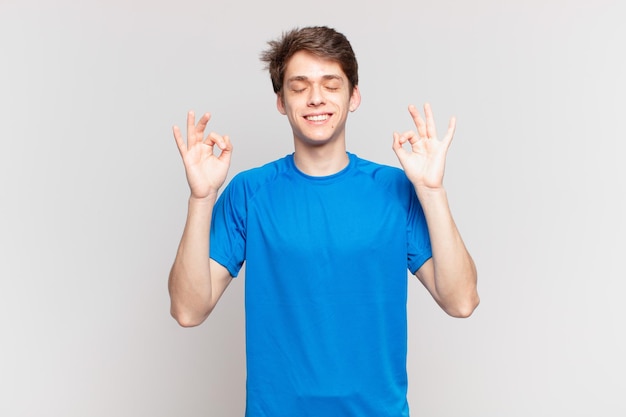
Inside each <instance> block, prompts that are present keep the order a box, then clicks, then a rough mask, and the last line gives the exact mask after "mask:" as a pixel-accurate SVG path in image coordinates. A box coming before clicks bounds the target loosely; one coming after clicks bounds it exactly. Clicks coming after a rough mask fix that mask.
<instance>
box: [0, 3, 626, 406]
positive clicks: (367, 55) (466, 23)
mask: <svg viewBox="0 0 626 417" xmlns="http://www.w3.org/2000/svg"><path fill="white" fill-rule="evenodd" d="M405 3H406V4H405ZM625 17H626V5H625V4H624V3H623V2H618V1H608V0H598V1H595V2H590V1H566V0H543V1H539V0H526V1H496V0H476V1H461V0H458V1H455V0H440V1H428V2H427V1H421V0H419V1H412V2H408V1H406V0H388V1H383V2H381V1H370V0H365V1H352V2H341V1H337V0H320V1H316V2H309V3H307V2H293V1H287V0H267V1H263V2H252V1H250V2H249V4H246V3H240V2H237V1H214V0H202V1H201V0H178V1H171V2H168V1H158V2H154V1H153V2H149V1H145V0H144V1H139V0H135V1H133V0H128V1H120V0H109V1H104V0H102V1H80V2H79V1H68V0H65V1H63V0H59V1H55V2H50V1H44V0H40V1H19V0H0V53H1V55H0V138H1V142H0V181H1V184H0V199H1V200H0V201H1V205H0V210H1V212H0V214H1V215H0V245H1V249H2V250H1V255H0V256H1V261H0V328H1V329H2V330H1V333H0V338H1V339H0V340H1V342H0V415H2V416H63V417H70V416H71V417H74V416H76V417H79V416H80V417H84V416H94V417H99V416H107V417H110V416H116V417H122V416H133V417H136V416H151V417H156V416H176V417H183V416H227V417H230V416H241V415H242V413H243V409H244V381H245V368H244V361H245V356H244V339H243V297H242V294H243V291H242V290H243V280H241V281H236V282H234V284H233V285H231V287H230V288H229V289H228V291H227V293H226V295H225V296H224V298H223V299H222V301H221V302H220V305H219V306H218V308H217V309H216V311H215V312H214V314H213V315H212V316H211V317H210V319H209V320H208V321H207V322H206V323H205V324H203V325H202V326H200V327H198V328H195V329H182V328H179V327H178V326H177V325H176V323H175V322H174V320H173V319H171V318H170V316H169V300H168V295H167V289H166V281H167V275H168V272H169V267H170V265H171V262H172V260H173V256H174V254H175V250H176V247H177V244H178V240H179V237H180V233H181V232H182V227H183V222H184V219H185V210H186V199H187V195H188V189H187V185H186V182H185V177H184V171H183V166H182V163H181V162H180V160H179V155H178V152H177V150H176V147H175V144H174V141H173V139H172V136H171V131H170V129H171V126H172V125H173V124H179V125H183V126H184V123H185V115H186V112H187V110H189V109H194V110H196V111H197V112H198V113H200V112H204V111H211V112H212V113H213V114H214V119H213V122H212V128H213V129H214V130H216V131H218V132H221V133H228V134H230V135H231V137H232V139H233V141H234V144H235V154H234V156H233V164H232V168H231V174H233V173H235V172H238V171H240V170H242V169H245V168H249V167H252V166H256V165H258V164H260V163H263V162H265V161H268V160H271V159H274V158H277V157H281V156H283V155H284V154H286V153H288V152H291V147H292V144H291V139H290V131H289V128H288V125H287V122H286V120H285V119H284V118H283V116H281V115H280V114H278V112H277V111H276V110H275V107H274V96H273V94H272V91H271V86H270V82H269V77H268V76H267V75H266V73H265V72H264V71H263V70H262V65H261V63H260V62H259V61H258V54H259V52H260V51H261V50H262V49H264V48H265V42H266V41H267V40H269V39H272V38H274V37H276V36H278V35H279V34H280V33H281V32H282V31H283V30H287V29H291V28H292V27H294V26H303V25H309V24H325V25H329V26H333V27H335V28H337V29H338V30H340V31H342V32H344V33H345V34H346V35H347V36H348V38H349V39H350V40H351V41H352V43H353V46H354V49H355V51H356V53H357V56H358V58H359V62H360V66H361V73H360V76H361V89H362V94H363V103H362V106H361V108H360V109H359V110H358V111H357V112H356V113H354V114H353V115H352V116H351V121H350V122H349V127H348V138H349V139H348V142H349V148H350V150H352V151H353V152H355V153H357V154H359V155H360V156H362V157H365V158H368V159H373V160H376V161H379V162H384V163H389V164H392V165H397V161H396V160H395V156H394V155H393V152H392V151H391V132H392V131H393V130H407V129H410V128H412V126H411V123H410V118H409V116H408V113H407V112H406V106H407V105H408V104H409V103H415V104H418V105H419V104H421V103H423V102H424V101H430V102H431V103H432V104H433V107H434V109H435V115H436V118H437V120H438V123H439V125H440V129H441V130H443V129H444V127H445V126H446V123H447V118H448V117H449V116H450V115H452V114H455V115H456V116H457V118H458V129H457V135H456V137H455V141H454V143H453V146H452V149H451V151H450V154H449V162H448V170H447V173H446V185H447V187H448V189H449V195H450V198H451V204H452V209H453V212H454V213H455V217H456V220H457V223H458V225H459V227H460V229H461V232H462V234H463V236H464V238H465V240H466V243H467V245H468V247H469V249H470V251H471V252H472V254H473V255H474V258H475V260H476V262H477V264H478V268H479V279H480V293H481V296H482V304H481V305H480V307H479V308H478V310H477V311H476V313H475V314H474V316H472V317H471V318H470V319H467V320H457V319H451V318H448V317H447V316H445V314H444V313H443V312H441V311H440V310H439V309H438V307H436V305H435V303H434V302H433V301H432V300H431V299H430V298H429V297H428V295H427V294H426V291H425V290H424V289H423V288H422V287H421V286H420V285H419V283H418V282H417V281H416V280H411V285H410V292H411V294H410V295H411V300H410V304H409V311H410V314H411V315H410V326H411V327H410V335H411V338H410V358H409V373H410V381H411V386H410V398H409V400H410V403H411V407H412V411H413V414H414V415H415V416H429V417H430V416H432V417H435V416H446V417H447V416H480V417H491V416H493V417H501V416H507V417H516V416H523V417H527V416H535V417H536V416H550V417H553V416H566V415H567V416H596V415H597V416H603V417H608V416H624V415H626V404H625V400H624V397H623V394H624V392H626V383H625V382H624V374H625V372H626V359H624V356H625V355H624V354H625V352H626V341H625V339H626V338H625V334H624V327H625V319H626V314H625V313H624V295H623V294H624V292H625V290H626V284H625V283H624V281H625V278H626V274H625V273H624V267H623V264H624V261H623V259H624V252H625V249H626V244H625V243H624V234H625V232H626V230H625V229H626V227H625V221H624V212H625V203H624V198H623V197H624V190H625V185H626V184H625V178H626V172H625V171H626V169H625V168H624V162H623V159H624V158H623V152H624V150H625V149H624V148H625V147H624V144H623V142H624V139H625V134H624V115H625V114H626V104H625V93H626V81H625V78H626V76H625V74H626V52H625V50H626V48H625V46H626V45H625V41H624V39H626V29H625V26H624V18H625Z"/></svg>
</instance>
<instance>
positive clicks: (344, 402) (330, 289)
mask: <svg viewBox="0 0 626 417" xmlns="http://www.w3.org/2000/svg"><path fill="white" fill-rule="evenodd" d="M262 60H263V61H264V62H266V63H267V65H268V69H269V72H270V76H271V79H272V84H273V88H274V92H275V93H276V105H277V108H278V111H279V112H280V113H282V114H284V115H285V116H287V119H288V120H289V123H290V125H291V128H292V131H293V140H294V148H295V149H294V152H293V154H291V155H287V156H286V157H284V158H282V159H279V160H277V161H274V162H271V163H269V164H267V165H264V166H262V167H259V168H256V169H252V170H249V171H246V172H242V173H240V174H238V175H237V176H235V178H233V179H232V181H231V182H230V184H229V185H228V187H226V189H225V190H224V192H223V193H222V195H221V196H220V197H219V199H218V198H217V196H218V190H219V189H220V187H221V186H222V184H223V183H224V181H225V178H226V174H227V170H228V167H229V163H230V158H231V153H232V145H231V143H230V139H229V138H228V136H221V135H219V134H216V133H210V134H209V135H208V136H206V137H205V133H204V132H205V129H206V126H207V123H208V121H209V118H210V116H209V114H205V115H204V116H202V117H201V119H200V121H199V122H198V124H195V119H194V114H193V113H192V112H190V113H189V114H188V117H187V141H186V143H185V141H184V140H183V138H182V135H181V132H180V130H179V129H178V128H177V127H174V137H175V139H176V143H177V145H178V148H179V150H180V153H181V156H182V158H183V162H184V165H185V170H186V174H187V180H188V182H189V186H190V189H191V196H190V198H189V210H188V215H187V223H186V225H185V230H184V232H183V236H182V239H181V242H180V246H179V249H178V253H177V255H176V259H175V261H174V265H173V267H172V270H171V274H170V278H169V291H170V296H171V303H172V304H171V311H172V315H173V316H174V317H175V318H176V320H177V321H178V322H179V323H180V324H181V325H182V326H196V325H199V324H200V323H202V322H203V321H204V320H205V319H206V318H207V316H208V315H209V314H210V313H211V311H212V309H213V308H214V307H215V304H216V303H217V301H218V300H219V298H220V296H221V295H222V293H223V292H224V290H225V289H226V287H227V286H228V284H229V283H230V281H231V280H232V277H235V276H237V274H238V272H239V270H240V268H241V266H242V264H243V263H244V261H245V262H246V289H245V292H246V346H247V348H246V352H247V367H248V373H247V403H246V415H247V416H249V417H261V416H263V417H265V416H271V417H278V416H285V417H294V416H298V417H300V416H317V417H329V416H333V417H334V416H342V417H348V416H368V417H372V416H376V417H386V416H388V417H399V416H408V415H409V411H408V404H407V398H406V393H407V375H406V355H407V351H406V345H407V328H406V326H407V325H406V302H407V269H408V270H410V271H411V273H413V274H415V275H416V276H417V278H418V279H419V280H420V281H421V282H422V283H423V284H424V286H425V287H426V288H427V290H428V291H429V292H430V293H431V294H432V296H433V298H434V299H435V301H436V302H437V303H438V304H439V305H440V306H441V307H442V308H443V309H444V310H445V311H446V312H447V313H448V314H450V315H451V316H455V317H467V316H469V315H470V314H471V313H472V311H473V310H474V309H475V307H476V306H477V305H478V294H477V291H476V269H475V267H474V263H473V261H472V258H471V257H470V255H469V253H468V252H467V250H466V248H465V246H464V244H463V241H462V240H461V236H460V235H459V232H458V231H457V228H456V226H455V224H454V221H453V219H452V216H451V214H450V209H449V207H448V201H447V197H446V191H445V189H444V187H443V175H444V165H445V159H446V153H447V149H448V147H449V145H450V142H451V140H452V136H453V134H454V128H455V120H454V118H452V119H451V120H450V124H449V127H448V131H447V133H446V135H445V136H444V138H443V140H438V139H437V137H436V136H437V134H436V131H435V122H434V120H433V114H432V111H431V109H430V107H429V106H428V105H425V106H424V114H425V119H423V118H422V117H421V115H420V114H419V112H418V110H417V109H416V108H415V107H413V106H410V107H409V112H410V114H411V116H412V118H413V120H414V122H415V125H416V128H417V133H414V132H405V133H403V134H398V133H394V135H393V150H394V151H395V153H396V155H397V156H398V159H399V161H400V164H401V165H402V168H403V170H401V169H398V168H393V167H388V166H382V165H378V164H375V163H372V162H369V161H365V160H363V159H360V158H358V157H357V156H356V155H354V154H350V153H347V152H346V141H345V125H346V120H347V118H348V113H349V112H352V111H355V110H356V109H357V108H358V107H359V103H360V101H361V95H360V92H359V87H358V74H357V61H356V58H355V56H354V53H353V51H352V48H351V46H350V43H349V42H348V40H347V39H346V38H345V37H344V36H343V35H342V34H340V33H338V32H336V31H335V30H333V29H330V28H327V27H307V28H303V29H297V30H292V31H290V32H288V33H285V34H283V36H282V37H281V38H280V39H279V40H276V41H272V42H269V49H268V50H267V51H266V52H264V54H263V55H262ZM407 142H408V143H409V144H410V148H411V149H410V150H408V149H405V148H403V144H405V143H407ZM215 147H217V148H218V149H219V151H216V153H214V148H215ZM218 154H219V156H218ZM207 254H210V258H208V257H207Z"/></svg>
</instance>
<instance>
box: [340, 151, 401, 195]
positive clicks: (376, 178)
mask: <svg viewBox="0 0 626 417" xmlns="http://www.w3.org/2000/svg"><path fill="white" fill-rule="evenodd" d="M351 158H353V160H354V163H355V168H356V170H357V171H358V172H359V173H360V174H362V175H364V176H366V177H368V178H370V179H371V181H373V182H375V183H376V184H377V185H380V186H382V187H385V188H398V189H402V190H406V189H407V188H410V189H412V187H411V183H410V181H409V179H408V178H407V177H406V175H405V173H404V171H403V170H402V169H400V168H397V167H392V166H390V165H384V164H379V163H377V162H372V161H369V160H367V159H362V158H359V157H358V156H356V155H353V154H351Z"/></svg>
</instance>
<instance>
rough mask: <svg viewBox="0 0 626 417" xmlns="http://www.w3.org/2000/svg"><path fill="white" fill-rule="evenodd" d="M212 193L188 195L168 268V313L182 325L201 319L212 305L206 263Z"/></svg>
mask: <svg viewBox="0 0 626 417" xmlns="http://www.w3.org/2000/svg"><path fill="white" fill-rule="evenodd" d="M214 204H215V197H210V198H207V199H203V200H197V199H194V198H193V197H192V198H190V199H189V207H188V212H187V221H186V223H185V229H184V231H183V235H182V238H181V241H180V245H179V246H178V251H177V253H176V259H175V260H174V264H173V266H172V269H171V271H170V276H169V284H168V286H169V293H170V300H171V313H172V316H173V317H174V318H175V319H176V320H177V321H178V322H179V323H180V324H181V325H182V326H194V325H198V324H200V323H202V322H203V321H204V320H205V319H206V317H207V316H208V315H209V313H210V312H211V310H212V309H213V307H214V306H215V302H214V296H213V290H212V285H211V271H210V266H209V265H210V264H209V255H208V254H209V245H210V243H209V233H210V228H211V216H212V211H213V206H214Z"/></svg>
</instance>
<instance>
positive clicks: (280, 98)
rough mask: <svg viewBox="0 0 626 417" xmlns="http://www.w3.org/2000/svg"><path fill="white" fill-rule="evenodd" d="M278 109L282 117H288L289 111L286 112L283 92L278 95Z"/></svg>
mask: <svg viewBox="0 0 626 417" xmlns="http://www.w3.org/2000/svg"><path fill="white" fill-rule="evenodd" d="M276 108H277V109H278V111H279V112H280V114H282V115H286V114H287V111H286V110H285V103H283V94H282V92H280V91H279V92H278V93H276Z"/></svg>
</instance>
